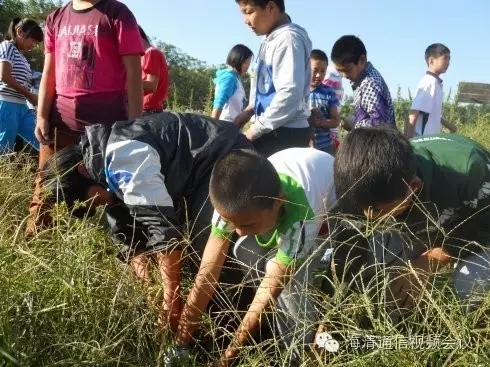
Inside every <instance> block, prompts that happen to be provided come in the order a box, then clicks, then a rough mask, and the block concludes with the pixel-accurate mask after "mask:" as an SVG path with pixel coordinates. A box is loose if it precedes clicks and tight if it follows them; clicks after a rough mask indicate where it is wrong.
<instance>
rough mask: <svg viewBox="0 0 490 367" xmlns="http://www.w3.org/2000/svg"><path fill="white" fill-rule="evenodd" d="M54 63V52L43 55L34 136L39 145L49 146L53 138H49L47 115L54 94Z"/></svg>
mask: <svg viewBox="0 0 490 367" xmlns="http://www.w3.org/2000/svg"><path fill="white" fill-rule="evenodd" d="M55 68H56V61H55V54H54V52H51V53H47V54H45V55H44V67H43V75H42V77H41V83H40V85H39V95H38V105H37V120H36V128H35V131H34V133H35V135H36V138H37V139H38V140H39V142H40V143H41V144H50V143H51V142H52V139H53V137H52V136H50V123H49V114H50V112H51V105H52V104H53V100H54V97H55V94H56V79H55V78H56V75H55V73H56V71H55Z"/></svg>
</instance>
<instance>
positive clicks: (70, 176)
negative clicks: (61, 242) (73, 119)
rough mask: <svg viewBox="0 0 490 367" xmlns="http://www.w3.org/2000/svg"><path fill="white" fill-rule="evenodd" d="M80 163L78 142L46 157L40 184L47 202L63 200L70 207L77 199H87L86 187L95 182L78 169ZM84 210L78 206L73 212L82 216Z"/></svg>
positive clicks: (80, 153) (81, 200) (81, 156)
mask: <svg viewBox="0 0 490 367" xmlns="http://www.w3.org/2000/svg"><path fill="white" fill-rule="evenodd" d="M80 163H83V154H82V148H81V147H80V145H79V144H75V145H71V146H68V147H65V148H63V149H60V150H58V151H57V152H56V153H55V154H54V155H53V156H52V157H50V158H49V159H48V161H47V162H46V163H45V165H44V167H43V168H42V170H41V185H42V188H43V190H45V192H46V194H47V197H46V201H47V202H48V203H56V202H61V201H64V202H65V203H66V205H67V206H68V208H70V209H71V208H72V207H73V205H74V204H75V202H76V201H77V200H78V201H80V202H84V201H85V200H87V193H88V189H89V187H90V186H92V185H94V184H96V182H95V181H94V180H91V179H89V178H87V177H85V176H84V175H82V174H81V173H80V172H79V171H78V166H79V164H80ZM86 212H87V211H86V210H84V209H83V208H80V209H78V210H75V211H73V214H74V215H76V216H78V217H82V216H83V215H84V214H85V213H86Z"/></svg>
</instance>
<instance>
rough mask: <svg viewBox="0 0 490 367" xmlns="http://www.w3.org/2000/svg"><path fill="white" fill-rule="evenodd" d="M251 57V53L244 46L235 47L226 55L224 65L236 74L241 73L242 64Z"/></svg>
mask: <svg viewBox="0 0 490 367" xmlns="http://www.w3.org/2000/svg"><path fill="white" fill-rule="evenodd" d="M252 56H253V52H252V50H251V49H249V48H248V47H247V46H245V45H241V44H238V45H235V46H233V48H232V49H231V50H230V52H229V53H228V57H227V58H226V63H227V64H228V65H230V66H231V67H232V68H233V69H235V70H237V71H238V72H241V71H242V65H243V63H244V62H245V61H246V60H248V59H249V58H251V57H252Z"/></svg>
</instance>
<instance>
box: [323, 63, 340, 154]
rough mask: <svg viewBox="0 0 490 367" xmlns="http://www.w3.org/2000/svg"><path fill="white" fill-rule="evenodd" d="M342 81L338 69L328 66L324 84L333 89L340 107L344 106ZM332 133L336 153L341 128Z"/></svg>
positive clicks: (333, 130)
mask: <svg viewBox="0 0 490 367" xmlns="http://www.w3.org/2000/svg"><path fill="white" fill-rule="evenodd" d="M342 79H343V78H342V75H341V74H340V73H339V72H338V71H337V69H335V65H332V64H329V65H328V66H327V74H326V75H325V79H324V80H323V84H325V85H326V86H328V87H330V88H333V90H334V91H335V95H336V96H337V100H338V101H339V106H340V105H341V104H342V101H343V99H344V86H343V85H342ZM330 133H331V136H332V144H333V150H334V153H335V152H336V151H337V149H338V147H339V145H340V134H339V133H340V131H339V128H338V127H336V128H332V129H330Z"/></svg>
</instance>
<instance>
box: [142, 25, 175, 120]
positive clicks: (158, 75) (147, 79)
mask: <svg viewBox="0 0 490 367" xmlns="http://www.w3.org/2000/svg"><path fill="white" fill-rule="evenodd" d="M139 31H140V35H141V40H142V42H143V47H144V48H145V54H144V56H143V57H142V58H141V69H142V72H143V91H144V98H143V114H144V115H151V114H153V113H158V112H162V111H163V104H164V103H165V101H166V100H167V97H168V64H167V60H166V59H165V55H164V54H163V52H162V51H160V50H159V49H158V48H156V47H153V46H152V45H151V43H150V39H149V38H148V36H147V35H146V33H145V31H144V30H143V28H141V27H139Z"/></svg>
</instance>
